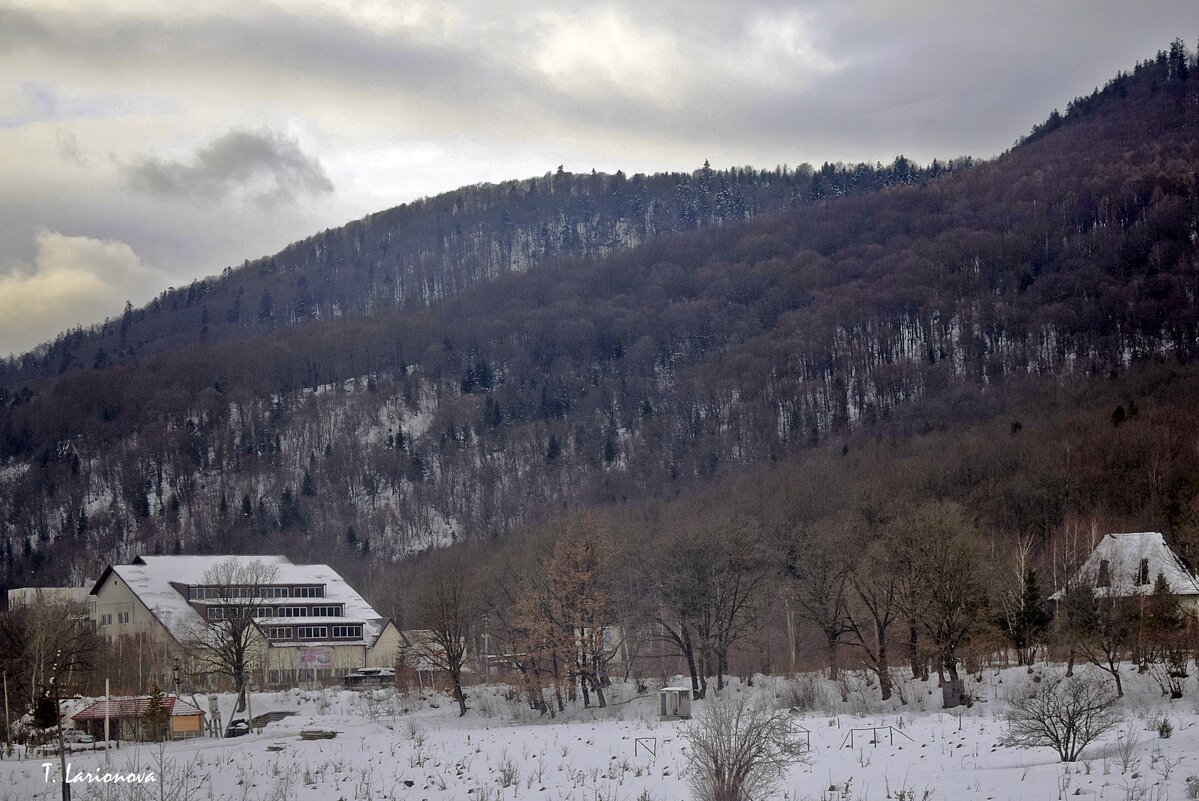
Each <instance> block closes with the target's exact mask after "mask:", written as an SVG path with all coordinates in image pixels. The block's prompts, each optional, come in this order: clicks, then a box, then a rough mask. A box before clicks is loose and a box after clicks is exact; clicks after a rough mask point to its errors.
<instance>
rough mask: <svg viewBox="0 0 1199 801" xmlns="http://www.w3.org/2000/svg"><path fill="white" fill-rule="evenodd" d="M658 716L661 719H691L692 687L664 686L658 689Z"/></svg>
mask: <svg viewBox="0 0 1199 801" xmlns="http://www.w3.org/2000/svg"><path fill="white" fill-rule="evenodd" d="M658 718H659V719H660V720H690V719H691V688H690V687H663V688H662V689H661V690H658Z"/></svg>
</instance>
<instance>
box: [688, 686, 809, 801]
mask: <svg viewBox="0 0 1199 801" xmlns="http://www.w3.org/2000/svg"><path fill="white" fill-rule="evenodd" d="M685 737H686V739H687V743H688V745H689V746H690V750H689V753H688V754H687V763H688V767H689V769H690V774H691V788H692V790H693V791H694V792H695V798H696V799H697V801H749V799H758V798H766V797H769V796H770V794H771V792H772V791H773V790H774V788H775V786H776V785H777V783H778V781H779V779H781V778H782V775H783V771H785V770H786V768H787V767H788V766H790V765H792V764H794V763H796V762H805V761H807V760H808V759H810V757H809V756H808V755H807V754H806V753H805V749H804V745H803V743H802V741H800V740H799V738H797V737H795V736H793V733H792V725H791V717H790V715H789V714H788V713H787V712H781V711H777V712H776V711H771V710H770V709H768V708H766V707H765V706H764V705H762V704H760V703H753V702H751V701H750V700H748V699H746V698H745V697H743V696H738V697H737V698H730V697H728V696H725V697H721V698H715V699H713V700H711V701H709V702H707V703H706V704H705V705H704V708H703V710H702V711H701V712H700V714H699V716H698V717H697V718H696V720H695V722H694V723H693V724H692V725H691V726H690V727H689V728H688V729H687V732H686V734H685Z"/></svg>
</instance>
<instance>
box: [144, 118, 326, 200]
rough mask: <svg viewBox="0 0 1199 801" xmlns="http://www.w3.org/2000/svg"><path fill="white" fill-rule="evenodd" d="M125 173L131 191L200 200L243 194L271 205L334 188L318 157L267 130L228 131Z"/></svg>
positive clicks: (150, 160)
mask: <svg viewBox="0 0 1199 801" xmlns="http://www.w3.org/2000/svg"><path fill="white" fill-rule="evenodd" d="M124 173H125V180H126V182H127V184H128V185H129V187H130V188H131V189H134V190H137V191H141V192H148V193H151V194H155V195H183V196H193V197H197V198H201V199H204V200H219V199H223V198H225V197H229V196H231V195H244V196H247V197H250V198H252V199H254V200H256V201H258V202H261V203H267V204H272V203H280V202H288V201H291V200H294V199H295V198H296V197H297V196H299V195H317V194H327V193H330V192H332V191H333V182H332V181H330V180H329V176H328V175H327V174H326V173H325V169H324V167H322V166H321V163H320V161H319V160H318V159H316V158H313V157H311V156H309V155H308V154H306V153H304V151H303V150H301V149H300V145H299V143H298V142H296V141H295V140H294V139H289V138H287V137H285V136H283V135H281V134H279V133H275V132H271V131H239V130H232V131H229V132H228V133H226V134H224V135H222V136H220V137H218V138H216V139H215V140H213V141H212V142H210V143H209V144H207V145H204V146H203V147H201V148H199V149H198V150H196V152H195V154H194V155H193V156H192V157H191V158H190V159H188V160H186V161H167V160H163V159H159V158H155V157H153V156H145V157H142V158H140V159H139V160H137V161H136V162H135V163H133V164H131V165H128V166H127V167H125V168H124Z"/></svg>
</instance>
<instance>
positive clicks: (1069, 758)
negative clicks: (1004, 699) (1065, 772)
mask: <svg viewBox="0 0 1199 801" xmlns="http://www.w3.org/2000/svg"><path fill="white" fill-rule="evenodd" d="M1117 700H1118V699H1117V696H1116V693H1114V692H1112V690H1111V689H1109V688H1108V687H1107V686H1106V685H1105V684H1102V683H1100V682H1094V681H1086V680H1084V679H1079V678H1064V677H1062V676H1053V677H1049V678H1046V679H1045V680H1044V681H1042V682H1039V683H1035V684H1033V685H1032V688H1031V690H1030V691H1029V693H1028V694H1027V695H1025V696H1022V697H1020V698H1017V699H1015V700H1013V701H1012V702H1011V708H1010V709H1009V710H1008V714H1007V724H1008V731H1007V734H1006V735H1005V736H1004V740H1003V741H1004V743H1005V744H1007V745H1013V746H1016V747H1019V748H1033V747H1037V746H1049V747H1051V748H1053V749H1054V750H1056V751H1057V753H1058V756H1059V757H1061V760H1062V761H1063V762H1075V761H1077V759H1078V755H1079V754H1080V753H1081V752H1082V749H1084V748H1086V747H1087V745H1089V744H1090V743H1092V742H1094V741H1095V740H1096V739H1098V738H1099V737H1101V736H1103V735H1104V734H1105V733H1106V732H1109V731H1111V730H1112V729H1113V728H1115V727H1116V724H1118V723H1119V722H1120V714H1119V712H1118V711H1117V710H1116V703H1117Z"/></svg>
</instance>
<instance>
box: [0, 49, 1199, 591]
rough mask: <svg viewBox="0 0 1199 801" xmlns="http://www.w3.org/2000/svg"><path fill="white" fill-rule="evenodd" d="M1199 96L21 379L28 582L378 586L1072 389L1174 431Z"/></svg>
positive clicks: (1160, 84)
mask: <svg viewBox="0 0 1199 801" xmlns="http://www.w3.org/2000/svg"><path fill="white" fill-rule="evenodd" d="M1189 71H1190V70H1188V69H1187V64H1186V63H1185V62H1183V63H1181V65H1180V64H1179V63H1178V62H1177V61H1176V60H1175V59H1172V58H1168V57H1164V56H1163V57H1162V58H1160V59H1157V60H1153V61H1150V62H1147V63H1146V64H1143V65H1140V66H1139V67H1138V69H1137V70H1136V71H1135V72H1134V73H1133V74H1131V75H1125V76H1120V77H1118V78H1117V79H1116V80H1114V81H1112V82H1110V83H1109V84H1108V85H1107V87H1105V89H1104V90H1103V91H1102V92H1097V93H1096V94H1095V95H1093V96H1092V97H1089V98H1083V99H1080V100H1078V101H1075V102H1074V103H1072V104H1071V106H1070V108H1069V110H1068V113H1067V114H1065V115H1064V116H1063V115H1057V114H1056V113H1055V116H1053V117H1050V119H1049V121H1048V122H1047V123H1046V125H1045V126H1040V127H1039V130H1037V131H1036V132H1034V134H1033V135H1032V136H1030V137H1028V138H1027V139H1026V140H1025V141H1024V142H1022V143H1021V144H1020V145H1019V146H1018V147H1016V148H1014V149H1013V150H1012V151H1010V152H1009V153H1007V154H1005V155H1003V156H1002V157H1000V158H998V159H996V160H994V161H992V162H987V163H982V164H978V165H976V166H974V167H973V168H972V169H969V170H959V171H955V172H954V173H953V174H949V175H944V176H941V177H938V178H936V179H932V180H927V181H924V182H921V183H918V184H913V185H906V184H905V185H899V186H893V187H891V188H888V189H886V190H884V191H881V192H878V193H871V194H862V195H858V196H853V197H843V198H838V199H833V200H820V201H819V202H816V203H815V204H813V205H811V206H810V207H806V208H804V209H802V210H801V211H796V210H790V211H785V212H781V213H777V214H769V215H764V216H759V217H755V218H754V219H752V220H748V221H743V222H736V223H730V222H726V223H725V224H722V225H719V226H708V227H704V228H700V229H698V230H688V231H683V232H676V233H671V234H666V235H661V236H656V237H653V238H649V239H647V240H646V241H645V242H643V243H642V244H639V245H637V246H635V247H630V248H627V249H622V250H619V251H613V252H610V253H609V252H601V251H602V250H603V249H600V250H597V251H594V252H592V251H588V250H586V249H584V250H583V251H582V255H577V254H576V255H571V256H569V257H550V258H545V259H541V260H539V261H537V263H535V264H529V265H525V264H522V265H521V266H522V267H523V268H525V269H523V270H522V271H521V272H510V271H509V270H506V269H504V270H497V271H496V272H499V273H506V274H503V275H500V276H499V277H496V278H493V279H492V280H490V281H488V282H487V283H486V284H485V285H482V286H474V287H471V286H469V284H471V283H472V282H473V281H475V280H476V279H478V278H479V277H480V276H486V277H490V276H491V273H489V272H487V270H482V272H480V273H479V274H477V275H475V276H474V277H472V278H470V279H469V280H463V281H462V282H461V283H454V282H453V281H450V279H448V278H447V279H446V280H447V281H450V283H451V284H453V291H447V292H443V293H436V294H437V295H439V297H437V298H434V297H432V296H430V297H422V299H421V302H420V303H419V304H417V305H418V306H419V308H403V307H402V306H403V298H398V297H396V298H393V297H389V298H388V300H387V303H386V304H384V306H385V307H386V308H385V310H378V308H377V307H375V306H370V305H369V304H367V305H366V306H363V307H362V308H360V309H358V310H357V312H359V313H355V314H354V315H348V316H339V314H338V313H337V312H336V311H334V312H332V313H329V314H322V315H321V319H317V320H312V321H308V322H305V323H304V324H302V325H295V326H291V327H288V328H286V329H274V328H270V327H266V328H265V329H264V330H261V331H254V332H253V334H252V336H237V337H232V336H229V337H210V338H209V339H208V340H206V341H195V342H191V341H190V340H189V344H185V345H181V346H178V347H174V348H171V349H169V350H164V351H162V352H160V353H152V354H150V355H146V356H144V357H141V358H138V359H136V360H127V361H126V362H124V363H120V364H109V365H106V366H103V367H94V368H93V367H89V368H87V369H68V370H67V371H66V372H65V373H64V374H63V375H61V376H58V377H54V378H41V379H36V380H35V379H33V378H32V377H31V376H33V375H35V374H39V370H41V368H40V367H38V366H37V365H33V366H32V367H28V368H25V367H20V366H18V367H16V368H13V369H15V370H17V372H18V373H19V374H21V375H22V379H21V380H20V381H19V382H16V383H13V382H12V381H11V378H12V376H11V375H10V383H9V384H8V386H7V390H6V393H5V395H4V397H3V399H2V403H0V407H2V408H0V459H2V460H3V462H2V467H0V532H2V533H3V541H2V542H0V548H2V552H0V560H2V562H0V564H2V566H3V570H4V571H5V572H4V581H5V582H6V583H8V584H9V585H12V584H14V583H28V581H29V580H30V578H29V577H30V576H31V575H37V576H38V577H39V578H45V579H59V580H61V579H66V578H70V579H79V578H82V577H83V576H84V575H88V574H89V573H90V572H94V571H95V569H96V567H95V566H96V565H97V563H102V562H103V561H105V560H111V559H118V558H126V557H128V556H129V555H131V554H132V553H134V552H137V551H150V550H156V549H157V550H162V551H168V552H169V551H173V550H182V551H187V552H192V551H205V550H223V549H236V550H250V551H253V550H260V549H261V550H273V551H278V550H283V551H284V552H287V553H289V554H290V555H293V556H295V557H298V558H315V557H317V556H319V557H320V558H322V559H324V560H331V561H333V562H334V563H338V564H344V565H347V566H351V567H352V565H353V564H358V563H361V562H363V561H364V554H368V553H369V554H370V556H371V557H372V561H373V559H374V558H375V557H380V556H381V557H385V558H387V559H392V558H396V557H399V556H401V555H403V554H407V553H411V552H413V551H416V550H420V549H422V548H425V547H428V546H430V545H434V544H439V543H445V542H449V541H452V540H455V539H471V540H487V539H495V538H499V539H502V538H504V537H506V536H508V535H510V534H511V533H512V532H514V531H519V530H522V529H523V528H525V527H528V526H529V525H532V524H533V523H535V522H536V521H537V520H540V519H543V518H544V517H545V515H546V514H547V513H551V512H553V511H555V510H560V509H575V508H581V507H587V506H594V505H596V504H602V503H610V502H615V503H621V502H624V501H626V500H634V499H639V498H640V499H645V498H660V497H667V496H672V495H675V494H677V493H678V492H681V491H686V490H687V488H689V487H694V486H698V485H703V484H705V483H711V486H728V484H727V482H728V481H730V480H732V481H735V480H736V476H738V475H743V474H746V472H747V471H752V470H755V469H759V467H760V466H761V465H764V464H774V463H777V464H779V465H780V467H779V468H777V469H780V470H795V471H800V473H802V471H804V470H807V469H809V468H807V467H804V465H805V464H806V462H805V461H804V459H806V458H807V457H806V456H804V454H805V453H807V452H809V451H810V449H812V448H816V450H817V452H819V453H822V454H828V455H829V458H832V455H835V454H836V453H838V452H841V451H844V452H845V453H846V454H856V453H857V449H858V443H862V442H878V441H880V440H878V439H877V438H894V439H898V440H899V441H901V442H902V441H906V439H907V438H911V437H917V436H928V435H929V432H936V431H937V430H938V429H941V428H946V429H947V430H948V433H944V432H943V433H940V434H938V436H941V437H947V438H948V442H946V441H944V440H943V441H942V444H941V448H942V449H944V450H945V451H946V452H949V453H952V452H954V448H955V447H956V445H955V443H961V442H966V441H967V440H966V439H965V438H966V437H968V436H975V437H977V436H998V435H997V434H995V432H996V431H999V430H1001V431H1002V435H1003V436H1005V437H1011V436H1014V435H1013V434H1012V433H1010V432H1009V428H1008V427H1009V425H1011V432H1016V431H1018V430H1019V427H1018V426H1016V425H1012V424H1014V423H1020V426H1023V425H1025V423H1021V422H1020V420H1019V419H1010V420H1009V419H1006V418H1008V417H1010V415H1011V412H1010V410H1011V409H1020V408H1023V409H1028V408H1030V404H1031V405H1032V407H1033V408H1035V403H1036V401H1037V400H1038V399H1047V400H1046V403H1048V404H1049V405H1050V407H1051V408H1053V409H1057V411H1056V412H1054V413H1055V414H1059V415H1061V414H1065V412H1064V411H1062V408H1063V407H1062V405H1061V403H1062V401H1061V398H1060V397H1059V396H1058V394H1057V393H1059V392H1061V393H1066V392H1069V393H1073V395H1072V397H1076V398H1078V399H1079V401H1080V402H1084V403H1085V402H1088V401H1093V402H1094V403H1095V404H1098V405H1097V406H1096V408H1097V409H1100V410H1101V411H1094V410H1092V411H1091V412H1088V413H1087V414H1090V416H1089V417H1085V419H1086V420H1091V421H1092V422H1093V421H1094V419H1099V420H1101V422H1102V424H1103V425H1104V426H1111V425H1112V423H1111V422H1109V421H1110V416H1111V415H1113V414H1114V411H1113V409H1112V406H1111V404H1110V400H1111V399H1112V398H1113V397H1118V398H1119V397H1123V396H1122V395H1121V394H1120V393H1121V392H1124V391H1126V390H1125V389H1122V388H1120V387H1122V385H1121V384H1120V382H1123V381H1125V380H1127V379H1126V377H1127V376H1128V375H1131V374H1132V372H1135V373H1136V374H1137V375H1140V374H1141V371H1143V370H1145V369H1147V368H1148V367H1149V366H1152V365H1153V364H1154V363H1160V362H1168V363H1170V364H1173V365H1178V367H1177V368H1172V369H1177V370H1179V371H1180V372H1179V376H1182V378H1171V377H1169V376H1167V377H1166V378H1161V377H1160V376H1159V377H1158V378H1156V379H1155V380H1154V382H1152V388H1151V389H1145V390H1144V392H1146V393H1149V394H1150V395H1151V396H1153V397H1154V398H1156V400H1155V401H1154V402H1155V403H1156V404H1158V405H1160V406H1161V409H1160V410H1158V411H1155V415H1158V418H1159V419H1167V418H1169V417H1170V415H1171V414H1172V413H1173V412H1172V411H1171V410H1175V411H1176V407H1175V406H1174V404H1176V403H1182V402H1184V399H1190V398H1193V397H1195V396H1194V394H1193V393H1189V394H1188V393H1187V392H1182V391H1178V392H1177V393H1176V394H1171V392H1169V391H1167V392H1165V393H1164V394H1156V395H1154V394H1153V393H1161V387H1162V386H1167V387H1170V386H1173V387H1178V386H1189V384H1188V383H1187V381H1188V380H1190V379H1186V380H1184V379H1185V378H1186V376H1189V375H1190V374H1189V372H1188V371H1189V370H1190V368H1189V366H1187V365H1188V363H1189V362H1190V361H1191V360H1193V359H1194V357H1195V355H1196V349H1197V348H1199V261H1197V258H1196V249H1195V240H1196V230H1197V221H1199V196H1197V194H1196V186H1195V176H1196V174H1199V144H1197V140H1196V132H1197V130H1196V129H1197V128H1199V114H1197V113H1196V112H1197V108H1199V107H1197V105H1196V103H1197V100H1199V80H1192V79H1191V78H1190V77H1189ZM572 180H575V179H572ZM577 180H582V181H586V180H588V179H587V178H580V179H577ZM595 180H597V181H600V182H603V181H610V180H612V179H608V178H596V179H595ZM809 196H810V187H809ZM346 241H352V237H351V239H349V240H346ZM485 244H486V243H485ZM311 264H313V265H317V266H316V267H312V268H311V269H317V267H319V265H321V264H323V262H322V261H321V260H320V259H319V258H317V259H315V260H314V261H312V262H311ZM305 269H308V268H305ZM480 269H482V268H480ZM455 280H456V279H455ZM247 291H248V290H247ZM243 295H244V293H243ZM440 295H444V296H440ZM367 296H370V293H369V292H368V293H366V294H365V295H363V297H367ZM405 297H406V296H405ZM426 301H430V302H428V303H427V305H425V304H426ZM289 302H291V301H290V299H289ZM397 305H399V306H401V308H397ZM330 308H334V307H330ZM368 312H369V313H368ZM147 319H151V318H149V317H148V318H147ZM147 325H148V323H147ZM101 335H102V336H117V335H118V334H114V333H109V334H107V335H104V334H101ZM85 339H86V337H85ZM193 339H194V337H193ZM163 347H165V346H163ZM72 352H74V351H72ZM72 358H73V357H72ZM43 366H44V365H43ZM1159 367H1160V365H1159ZM68 368H70V365H68ZM27 369H28V370H33V372H32V373H25V372H23V371H25V370H27ZM1130 371H1131V372H1130ZM26 378H29V380H25V379H26ZM1138 380H1140V379H1138ZM1089 382H1093V383H1094V387H1095V388H1094V389H1088V387H1091V383H1089ZM1105 382H1116V384H1115V385H1112V384H1110V383H1105ZM1112 386H1117V388H1114V389H1113V388H1112ZM1143 406H1144V403H1143V402H1142V408H1143ZM1130 408H1131V407H1130ZM1155 408H1156V407H1155ZM1080 414H1081V412H1080ZM1124 414H1125V415H1126V416H1127V415H1129V414H1130V411H1129V410H1128V409H1125V411H1124ZM1096 415H1099V416H1098V417H1096ZM999 419H1001V420H1002V426H1001V428H1000V429H996V428H995V421H996V420H999ZM1139 419H1142V420H1143V419H1145V418H1144V417H1143V416H1142V417H1141V418H1139ZM1121 422H1123V420H1121ZM1063 425H1065V424H1064V423H1063ZM1137 425H1141V424H1140V423H1138V424H1137ZM978 426H981V427H982V428H981V429H977V428H971V427H978ZM988 426H989V427H988ZM978 430H981V431H984V432H990V433H989V434H985V435H980V434H977V433H973V434H970V433H967V432H969V431H976V432H977V431H978ZM953 432H958V433H956V434H955V433H953ZM1095 436H1096V439H1097V441H1100V442H1101V441H1102V437H1101V435H1095ZM954 437H960V438H961V439H957V440H955V439H954ZM986 442H987V443H989V444H987V445H986V447H987V448H999V447H1000V445H997V444H996V443H997V442H998V441H997V440H986ZM976 444H977V443H976ZM913 447H915V446H913ZM1097 447H1098V446H1097ZM1179 448H1184V449H1185V446H1182V445H1180V446H1179ZM1036 453H1040V451H1037V452H1036ZM854 458H856V457H854ZM888 458H890V457H888ZM961 458H963V459H966V458H967V457H966V456H962V457H961ZM1029 458H1030V459H1031V462H1029V464H1035V463H1036V462H1037V460H1038V459H1039V458H1040V457H1039V456H1033V457H1029ZM1181 458H1182V457H1180V456H1178V454H1177V453H1175V455H1174V456H1170V457H1169V458H1168V459H1167V461H1168V462H1169V464H1170V465H1173V466H1175V467H1176V466H1177V465H1182V464H1184V461H1179V459H1181ZM1020 464H1024V463H1023V462H1021V463H1020ZM1159 467H1160V465H1159ZM838 469H840V468H838ZM863 469H864V468H863ZM1161 469H1163V470H1165V468H1164V467H1163V468H1161ZM1170 469H1171V470H1173V469H1174V467H1171V468H1170ZM1019 470H1021V471H1024V470H1026V469H1025V468H1024V467H1021V468H1019ZM1184 473H1185V471H1184ZM1033 475H1034V472H1033V471H1032V468H1031V467H1029V468H1027V470H1026V472H1023V473H1020V474H1019V475H1016V476H1015V478H1020V479H1025V478H1028V479H1029V480H1032V479H1031V477H1032V476H1033ZM1163 476H1164V474H1163ZM1159 478H1160V481H1159V483H1160V482H1161V481H1165V480H1166V479H1165V478H1164V477H1159ZM930 480H931V479H930ZM712 482H714V483H712ZM925 489H926V490H927V491H929V492H933V493H934V494H935V491H936V490H935V488H933V489H928V488H927V487H926V488H925ZM1179 493H1181V494H1176V495H1175V496H1172V497H1174V499H1175V500H1174V501H1173V503H1174V506H1175V507H1176V508H1175V510H1174V512H1172V513H1171V514H1174V515H1175V516H1176V517H1177V516H1179V515H1183V512H1182V511H1181V510H1180V508H1178V507H1179V504H1183V505H1185V503H1186V502H1187V501H1186V499H1187V498H1189V497H1191V496H1190V495H1188V494H1187V493H1186V492H1184V491H1182V490H1179ZM967 494H968V493H967ZM1138 497H1139V496H1138ZM1162 497H1163V496H1161V495H1160V494H1159V496H1158V500H1157V501H1155V502H1154V503H1158V504H1165V502H1164V501H1162ZM1179 499H1181V500H1179ZM1138 504H1139V505H1138ZM1147 508H1149V507H1147V506H1145V505H1144V504H1141V503H1140V502H1136V503H1132V502H1130V505H1129V506H1128V509H1125V510H1124V511H1122V512H1121V513H1120V514H1122V515H1124V516H1125V518H1131V517H1135V516H1136V515H1137V514H1141V513H1143V512H1144V510H1145V509H1147ZM1154 508H1159V507H1154ZM1167 508H1168V505H1161V506H1160V509H1163V510H1165V509H1167ZM1000 511H1002V509H999V510H996V511H995V514H996V515H998V514H999V512H1000ZM981 513H982V512H980V514H981ZM988 514H990V513H988ZM1054 514H1056V515H1057V519H1059V520H1060V519H1061V516H1062V515H1063V514H1065V512H1063V511H1062V509H1061V507H1059V508H1058V511H1057V512H1054ZM1163 514H1164V512H1163ZM1046 519H1048V518H1046ZM1179 519H1181V518H1179ZM1027 525H1028V524H1027V522H1026V520H1025V517H1020V519H1019V521H1018V522H1012V521H1011V520H1010V519H1009V520H1007V522H1004V521H1003V520H1002V519H1000V518H999V517H996V518H995V526H996V530H997V531H998V532H1004V531H1011V532H1015V533H1023V532H1024V529H1026V528H1027ZM351 572H352V569H351Z"/></svg>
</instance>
